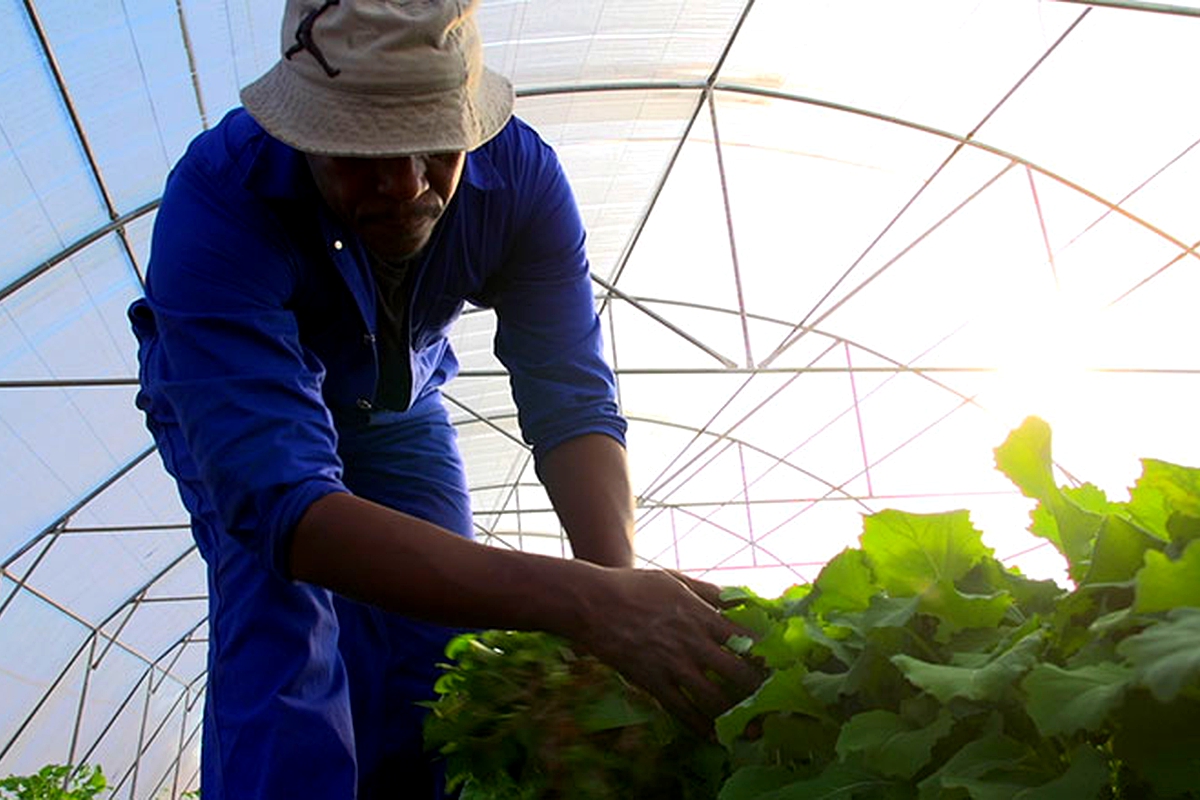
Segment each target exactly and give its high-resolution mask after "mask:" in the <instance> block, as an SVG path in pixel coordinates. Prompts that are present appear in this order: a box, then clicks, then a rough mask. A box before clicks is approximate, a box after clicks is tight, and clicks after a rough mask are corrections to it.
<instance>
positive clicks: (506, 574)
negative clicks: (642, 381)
mask: <svg viewBox="0 0 1200 800" xmlns="http://www.w3.org/2000/svg"><path fill="white" fill-rule="evenodd" d="M614 444H615V443H614ZM618 516H619V515H618ZM621 538H623V537H617V541H618V542H619V541H620V539H621ZM621 551H622V548H621V547H620V546H619V545H618V546H615V547H612V550H611V551H610V552H609V553H607V554H606V555H607V556H609V557H612V556H613V554H614V553H615V554H616V557H620V553H621ZM288 563H289V566H290V568H291V574H292V577H293V578H295V579H296V580H301V581H306V582H309V583H313V584H316V585H318V586H323V587H325V588H327V589H331V590H333V591H335V592H338V593H339V594H342V595H345V596H347V597H351V598H354V599H356V600H360V601H362V602H366V603H370V604H372V605H375V606H378V607H380V608H382V609H384V610H387V611H392V612H395V613H399V614H404V615H406V616H412V617H417V618H420V619H424V620H426V621H429V622H436V623H441V624H444V625H451V626H461V627H472V628H500V629H516V630H544V631H547V632H550V633H555V634H558V635H560V636H564V637H567V638H569V639H571V640H573V641H574V642H576V643H577V644H579V645H580V646H581V647H582V648H583V649H584V650H585V651H587V652H591V653H592V654H594V655H596V656H597V657H598V658H600V659H601V660H603V661H605V662H606V663H608V664H610V665H611V666H613V667H615V668H617V669H618V670H620V671H621V672H622V673H624V674H625V676H626V677H627V678H629V679H630V680H631V681H633V682H634V683H636V684H638V685H640V686H642V687H643V688H645V689H646V690H647V691H649V692H650V693H651V694H653V695H654V696H655V697H657V698H658V699H659V701H660V702H662V703H663V705H664V706H665V707H667V708H668V709H669V710H670V711H671V712H672V713H674V714H677V715H678V716H680V718H682V719H685V720H687V721H688V722H689V723H691V724H692V725H694V726H695V727H696V728H697V729H698V730H706V729H707V728H708V725H709V720H711V719H712V718H714V717H715V716H717V715H718V714H720V713H721V712H723V711H725V710H726V709H728V708H729V706H731V705H732V704H733V703H735V702H737V701H738V700H740V699H741V698H742V697H745V695H747V694H749V692H751V691H753V689H754V687H755V686H757V685H758V682H759V681H760V680H761V676H760V675H759V674H758V673H757V670H755V669H754V668H753V667H752V666H750V665H749V664H748V663H747V662H745V661H743V660H742V659H740V658H738V657H737V656H735V655H734V654H733V653H731V652H729V651H728V650H727V649H725V648H724V647H723V646H722V645H723V644H724V643H725V642H726V641H728V640H729V637H730V636H732V635H735V634H740V635H745V634H746V633H747V631H745V630H743V629H742V628H740V627H739V626H737V625H735V624H734V623H732V622H731V621H729V620H727V619H725V618H724V617H722V616H721V615H720V614H718V613H717V612H716V611H715V610H714V609H713V607H712V601H711V600H706V599H705V598H707V597H709V595H710V594H711V595H714V596H715V593H716V591H717V589H716V587H715V586H712V587H699V588H701V589H703V591H700V592H697V591H696V589H697V586H696V585H695V584H694V583H693V584H692V585H687V586H685V584H684V582H683V581H681V580H677V579H676V578H675V577H672V576H671V575H668V574H667V573H665V572H662V571H658V570H637V569H611V568H607V567H602V566H597V565H595V564H589V563H587V562H586V561H584V560H581V559H562V558H553V557H549V556H540V555H536V554H533V553H523V552H518V551H515V550H501V549H498V548H494V547H486V546H484V545H481V544H477V543H475V542H471V541H468V540H466V539H463V538H462V537H459V536H456V535H455V534H453V533H450V532H449V531H446V530H443V529H441V528H438V527H437V526H435V525H432V524H430V523H428V522H424V521H422V520H420V519H417V518H416V517H412V516H409V515H407V514H401V513H399V512H396V511H392V510H391V509H388V508H384V507H383V506H380V505H377V504H375V503H372V502H370V501H368V500H365V499H363V498H360V497H355V496H354V495H351V494H343V493H335V494H329V495H326V496H324V497H322V498H321V499H319V500H317V501H316V502H314V503H313V504H312V505H311V506H309V508H308V510H307V511H306V512H305V513H304V515H303V517H302V518H301V520H300V522H299V524H298V525H297V526H296V529H295V530H294V531H293V536H292V541H291V549H290V551H289V560H288ZM713 676H716V677H715V678H714V677H713Z"/></svg>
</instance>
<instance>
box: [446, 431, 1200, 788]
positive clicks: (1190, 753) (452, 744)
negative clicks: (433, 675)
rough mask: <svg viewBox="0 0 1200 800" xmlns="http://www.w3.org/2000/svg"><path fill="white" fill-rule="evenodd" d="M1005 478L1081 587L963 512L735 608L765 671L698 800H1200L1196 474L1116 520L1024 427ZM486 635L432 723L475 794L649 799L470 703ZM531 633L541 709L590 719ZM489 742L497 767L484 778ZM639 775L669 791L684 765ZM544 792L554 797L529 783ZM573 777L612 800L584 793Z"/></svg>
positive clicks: (1145, 479)
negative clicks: (1056, 577) (714, 780)
mask: <svg viewBox="0 0 1200 800" xmlns="http://www.w3.org/2000/svg"><path fill="white" fill-rule="evenodd" d="M996 463H997V466H998V468H999V469H1000V470H1001V471H1002V472H1004V473H1005V474H1006V475H1007V476H1008V477H1009V478H1010V479H1011V480H1012V481H1013V482H1014V483H1015V484H1016V485H1017V486H1018V487H1019V488H1020V489H1021V491H1022V492H1023V493H1024V494H1026V495H1027V496H1029V497H1031V498H1034V499H1036V500H1037V501H1038V502H1037V506H1036V508H1035V509H1034V511H1033V512H1032V515H1031V518H1032V524H1031V526H1030V530H1031V531H1032V532H1033V533H1034V534H1036V535H1038V536H1041V537H1043V538H1045V539H1046V540H1048V541H1049V542H1051V543H1052V544H1053V545H1054V547H1056V548H1057V549H1058V551H1059V552H1060V553H1062V555H1063V556H1064V558H1065V560H1066V562H1067V566H1068V573H1069V575H1070V577H1071V579H1072V581H1073V582H1074V584H1075V585H1074V588H1072V589H1065V588H1063V587H1060V586H1059V585H1057V584H1055V583H1054V582H1051V581H1037V580H1030V579H1029V578H1026V577H1024V576H1023V575H1021V574H1020V572H1019V571H1017V570H1015V569H1010V568H1007V567H1005V566H1004V565H1003V564H1001V563H1000V562H999V561H997V560H996V558H995V557H994V554H993V552H992V551H991V549H989V548H988V547H987V546H985V544H984V543H983V539H982V536H981V534H980V532H979V531H978V530H976V529H975V527H974V526H973V525H972V523H971V520H970V517H969V514H968V513H967V512H965V511H951V512H946V513H941V514H909V513H903V512H899V511H883V512H880V513H878V514H874V515H871V516H869V517H866V518H865V520H864V524H863V531H862V535H861V537H860V539H859V547H858V548H855V549H847V550H845V551H843V552H842V553H840V554H839V555H838V556H836V557H835V558H834V559H833V560H832V561H830V562H829V564H828V565H827V566H826V567H825V568H824V570H822V572H821V573H820V575H819V576H818V577H817V579H816V580H815V581H814V582H813V583H812V584H811V585H807V586H797V587H794V588H793V589H791V590H789V591H788V592H785V593H784V594H783V595H782V596H780V597H778V598H773V599H767V598H762V597H759V596H757V595H755V594H754V593H753V592H750V591H748V590H745V589H732V590H728V591H727V592H726V599H728V600H730V601H735V602H736V603H737V606H736V607H735V608H733V609H731V610H729V611H727V612H726V613H727V614H728V615H729V616H730V617H732V618H733V619H735V620H736V621H738V622H740V623H741V624H742V625H744V626H745V627H747V628H748V629H750V630H751V631H753V632H754V634H755V636H754V639H753V641H752V642H748V643H742V644H744V645H747V646H748V652H749V654H750V656H751V657H755V658H758V659H760V660H761V661H762V662H763V663H764V664H765V665H766V666H767V667H768V669H769V674H768V677H767V679H766V680H765V681H764V683H763V684H762V686H761V687H760V688H759V689H758V691H757V692H756V693H755V694H753V695H752V696H751V697H749V698H747V699H746V700H745V701H743V702H742V703H740V704H739V705H738V706H735V707H734V708H732V709H731V710H729V711H728V712H727V713H726V714H724V715H723V716H721V717H720V718H719V719H718V720H717V721H716V732H717V737H718V740H719V742H720V745H721V746H722V748H723V753H722V755H723V756H724V760H723V761H717V759H715V758H714V759H712V762H711V763H716V764H718V766H719V768H721V769H723V770H725V772H723V773H722V775H721V779H722V780H721V781H720V788H719V790H718V791H716V792H713V793H710V794H709V795H707V796H708V797H714V796H715V797H719V800H808V798H835V797H836V798H842V799H844V800H850V799H852V798H903V799H905V800H909V799H912V800H934V799H938V800H941V799H943V798H945V799H946V800H958V799H959V798H966V799H968V800H1002V799H1003V800H1009V799H1010V798H1011V799H1012V800H1057V799H1058V798H1071V799H1072V800H1075V799H1076V798H1079V799H1080V800H1084V799H1086V798H1105V799H1109V800H1112V799H1116V798H1125V799H1128V800H1154V799H1156V798H1197V797H1200V755H1198V754H1200V724H1198V723H1200V543H1198V540H1200V470H1196V469H1191V468H1186V467H1181V466H1177V465H1173V464H1168V463H1165V462H1161V461H1154V460H1149V459H1147V460H1144V461H1143V474H1142V476H1141V478H1140V479H1139V480H1138V481H1137V483H1136V484H1135V486H1134V487H1133V488H1132V489H1131V492H1130V498H1129V500H1128V501H1127V502H1112V501H1109V500H1108V499H1107V498H1106V497H1105V495H1104V493H1103V492H1102V491H1100V490H1099V489H1098V488H1097V487H1095V486H1092V485H1090V484H1083V485H1080V486H1070V487H1064V486H1058V485H1056V482H1055V480H1054V473H1053V464H1052V461H1051V453H1050V430H1049V428H1048V426H1046V424H1045V423H1044V422H1042V421H1041V420H1038V419H1035V418H1031V419H1029V420H1026V422H1025V423H1024V424H1022V426H1021V427H1020V428H1018V429H1017V430H1015V431H1013V432H1012V434H1011V435H1010V436H1009V437H1008V439H1007V440H1006V441H1005V442H1004V443H1003V444H1002V445H1001V446H1000V447H999V448H997V449H996ZM491 636H503V635H501V634H485V638H484V639H483V640H482V641H476V642H471V641H470V640H466V641H463V642H460V643H458V644H457V651H456V652H453V653H452V654H451V655H452V656H453V657H455V658H458V659H459V662H460V667H461V665H462V664H463V663H464V662H463V661H462V657H463V656H464V655H465V654H467V653H472V654H473V653H475V651H476V650H489V651H490V653H491V655H490V656H488V657H487V658H485V659H481V660H475V661H469V663H468V666H467V667H466V668H460V669H458V670H457V671H452V672H451V673H449V674H448V675H447V677H446V678H445V679H444V681H443V683H442V684H441V685H440V686H439V691H442V692H443V693H444V695H443V697H442V699H441V700H440V701H439V702H438V703H437V704H435V705H434V714H433V717H432V719H433V720H434V722H433V725H434V729H435V730H436V731H437V734H438V735H437V736H435V737H434V742H436V743H438V744H437V745H436V746H440V747H441V749H442V752H444V753H446V754H447V755H448V756H449V759H450V761H449V768H450V771H451V774H452V775H455V776H456V778H455V779H456V780H460V781H467V783H468V786H469V787H474V788H473V791H474V792H475V793H474V794H471V795H469V796H470V797H475V798H522V800H524V799H525V798H529V799H530V800H532V798H545V797H557V796H564V795H566V794H570V796H572V797H601V796H603V797H637V796H643V795H636V794H630V793H628V792H626V791H623V790H620V789H612V787H614V786H620V784H619V783H617V782H616V781H612V780H609V781H607V782H605V781H600V780H599V779H597V778H595V777H593V770H592V769H591V767H590V766H588V765H598V764H600V763H601V761H602V759H601V755H609V754H610V753H611V750H610V751H607V752H605V753H597V752H593V750H592V749H589V748H591V747H592V745H591V744H589V743H588V741H587V740H586V737H585V738H578V737H575V736H574V735H573V734H572V735H570V736H568V735H567V733H568V729H567V728H564V727H562V726H559V727H558V728H557V729H556V730H558V732H559V734H561V735H562V738H563V740H562V741H561V742H559V743H557V745H556V748H554V749H551V750H546V749H545V748H544V746H542V745H541V744H540V742H541V741H542V740H541V739H539V738H538V737H542V736H544V735H545V734H544V733H541V732H539V731H541V730H542V729H541V727H540V726H541V723H540V722H539V721H538V720H537V719H536V717H534V716H533V715H531V714H529V713H528V712H526V713H525V715H524V718H523V719H522V720H521V724H522V725H528V726H529V727H525V728H522V729H520V730H518V729H517V728H514V727H509V724H510V723H509V722H508V721H507V718H506V715H509V716H512V715H513V714H514V709H515V708H516V707H514V706H512V705H506V704H504V703H499V704H498V703H497V702H496V700H497V699H498V698H501V697H502V693H501V692H500V691H499V690H498V689H496V688H495V687H490V688H487V689H485V690H483V691H478V690H479V688H480V687H481V686H485V685H486V684H487V681H488V680H491V679H490V678H489V677H487V676H488V675H490V674H491V673H492V671H493V670H495V669H499V670H501V671H503V670H504V669H507V667H503V666H502V665H504V664H505V663H506V662H507V661H508V660H509V653H508V651H506V650H505V649H504V648H503V647H501V646H498V645H499V640H497V639H491V640H490V641H489V640H488V639H487V637H491ZM523 636H526V637H530V638H528V639H526V640H525V641H526V642H528V649H527V650H526V651H525V652H526V655H525V656H523V657H524V658H526V659H528V660H531V661H534V662H537V663H538V664H540V665H541V666H538V667H537V669H549V670H550V671H551V672H556V674H558V675H559V677H558V678H557V679H555V680H552V681H548V682H544V683H543V685H542V688H544V690H545V692H546V694H545V695H539V699H538V700H537V703H536V704H535V705H537V706H541V707H545V706H546V705H547V704H550V705H553V704H561V705H559V706H558V707H559V709H560V710H559V711H557V712H555V713H556V714H560V715H563V716H564V717H565V718H571V717H572V715H578V714H583V713H584V712H583V709H584V708H586V707H588V703H589V702H592V701H591V700H585V699H584V696H582V695H579V694H578V693H577V692H578V691H579V690H578V688H577V687H574V686H573V685H572V683H573V681H574V680H575V678H574V675H573V673H572V672H571V671H570V670H569V669H566V670H565V671H564V670H563V667H562V666H561V664H562V663H573V662H571V661H570V659H565V660H563V656H562V655H561V653H560V654H557V655H556V652H555V651H554V650H553V649H552V648H553V647H559V646H560V645H558V644H553V645H552V644H550V643H549V641H548V640H544V639H540V638H538V637H537V636H534V635H529V634H525V635H523ZM539 648H540V649H539ZM489 659H490V660H489ZM556 659H557V661H556ZM551 662H553V663H554V664H555V665H554V666H548V664H550V663H551ZM526 668H528V667H526ZM590 669H591V670H592V672H591V673H590V677H589V678H588V681H589V682H591V683H593V684H603V685H605V686H609V687H611V691H612V693H613V694H612V696H613V697H617V696H620V697H623V698H628V697H632V696H635V695H633V694H631V693H632V690H631V689H630V688H629V687H627V686H625V685H624V683H623V682H620V681H619V678H616V677H615V676H613V675H611V674H606V673H605V672H604V668H603V667H601V666H599V665H593V666H592V667H590ZM464 675H468V677H464ZM471 676H473V677H471ZM611 681H617V682H616V683H612V682H611ZM619 693H623V694H619ZM547 698H548V699H547ZM521 702H522V703H526V702H529V701H528V700H522V701H521ZM610 702H616V701H610ZM629 702H632V701H629ZM639 702H640V703H641V704H642V705H640V706H638V707H639V708H642V709H647V708H650V707H652V704H651V705H650V706H647V705H646V703H647V702H648V701H646V700H645V699H644V698H642V699H640V700H639ZM518 706H519V704H518ZM531 707H534V706H531ZM644 713H646V714H650V713H651V712H650V711H648V710H647V711H645V712H644ZM517 716H520V714H519V713H518V714H517ZM464 719H469V720H470V724H469V725H465V724H463V720H464ZM654 719H658V718H654ZM625 722H626V724H627V726H629V727H636V726H639V725H640V726H649V727H648V728H647V730H649V729H655V730H660V729H661V727H659V728H654V726H661V725H662V724H663V723H662V722H661V721H656V722H654V723H653V724H651V723H650V722H649V720H646V721H638V720H635V719H634V718H632V717H631V718H629V719H627V720H626V721H625ZM482 732H489V733H488V735H492V736H494V737H495V738H494V739H493V740H491V744H490V746H491V747H492V748H494V749H493V750H492V751H491V752H492V753H493V754H496V753H500V752H503V753H504V755H503V756H500V755H493V756H491V758H493V759H495V760H494V761H492V762H490V764H491V766H489V767H488V768H484V767H483V766H481V764H486V763H488V762H486V761H480V758H481V756H480V755H479V754H478V748H477V745H480V744H483V743H484V742H485V741H487V736H486V735H484V734H483V733H482ZM464 737H465V738H464ZM472 737H475V738H472ZM676 741H678V740H676ZM531 742H539V744H535V745H534V746H530V743H531ZM655 742H656V739H655V737H654V736H653V735H650V736H646V737H644V738H643V739H642V745H643V746H652V745H654V744H655ZM464 743H465V744H464ZM566 753H570V756H569V757H568V756H567V755H565V754H566ZM484 757H485V758H486V756H484ZM639 758H641V759H642V761H641V764H642V765H643V766H642V767H641V768H646V769H658V770H664V771H667V772H671V771H673V770H676V769H677V767H676V764H677V763H679V764H686V762H676V761H675V760H674V759H673V758H670V757H666V758H658V757H655V756H645V755H642V756H639ZM497 764H501V766H499V768H498V769H497V768H496V766H497ZM581 765H582V766H581ZM597 769H599V768H597ZM547 773H550V774H554V776H555V777H554V780H553V781H551V782H549V783H548V782H546V781H544V780H542V779H541V778H540V777H538V776H540V775H543V774H547ZM498 774H499V775H503V776H504V777H502V778H501V779H496V777H495V776H496V775H498ZM531 776H532V777H531ZM572 780H576V781H584V782H587V783H589V784H594V785H597V786H603V787H608V789H610V790H611V792H610V793H609V794H596V793H593V794H584V793H581V792H580V791H578V785H577V784H574V783H571V781H572ZM548 786H551V787H553V790H552V791H549V792H548V791H546V787H548ZM568 788H569V790H568ZM505 792H508V793H505ZM464 796H468V795H464ZM645 796H651V795H645ZM662 796H666V795H662ZM694 796H697V797H700V796H705V795H703V794H695V795H694Z"/></svg>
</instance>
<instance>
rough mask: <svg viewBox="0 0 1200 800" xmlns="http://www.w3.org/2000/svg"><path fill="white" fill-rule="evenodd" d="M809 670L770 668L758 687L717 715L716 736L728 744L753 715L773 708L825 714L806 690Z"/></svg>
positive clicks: (822, 715)
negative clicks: (771, 669)
mask: <svg viewBox="0 0 1200 800" xmlns="http://www.w3.org/2000/svg"><path fill="white" fill-rule="evenodd" d="M807 673H808V670H807V669H805V668H804V666H803V665H797V666H794V667H790V668H788V669H782V670H776V671H775V672H772V673H771V674H770V675H769V676H768V677H767V679H766V680H765V681H763V683H762V685H761V686H759V687H758V691H756V692H755V693H754V694H752V695H750V696H749V697H747V698H746V699H745V700H743V701H742V702H740V703H738V704H737V705H736V706H734V707H733V708H731V709H729V710H728V711H726V712H725V713H724V714H722V715H721V716H719V717H717V720H716V730H717V739H718V741H720V742H721V744H723V745H725V746H726V747H729V746H730V745H731V744H732V743H733V741H734V740H735V739H736V738H737V737H738V736H740V735H741V734H742V732H743V731H744V730H746V726H747V725H748V724H749V723H750V721H751V720H752V719H754V718H755V717H757V716H759V715H761V714H767V713H770V712H772V711H790V712H795V713H800V714H808V715H809V716H812V717H816V718H818V719H826V718H828V715H827V714H826V712H825V709H824V708H823V707H822V705H821V704H820V703H819V702H817V700H815V699H814V698H813V697H812V695H810V694H809V693H808V689H806V688H805V686H804V676H805V675H806V674H807Z"/></svg>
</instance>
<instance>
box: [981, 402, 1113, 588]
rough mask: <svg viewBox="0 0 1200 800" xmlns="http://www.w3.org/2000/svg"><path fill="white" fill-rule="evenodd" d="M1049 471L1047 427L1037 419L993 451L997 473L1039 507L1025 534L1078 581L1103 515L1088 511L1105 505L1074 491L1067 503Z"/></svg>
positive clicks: (1091, 493) (1089, 493)
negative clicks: (1049, 549) (1041, 542)
mask: <svg viewBox="0 0 1200 800" xmlns="http://www.w3.org/2000/svg"><path fill="white" fill-rule="evenodd" d="M1053 465H1054V462H1053V461H1052V459H1051V456H1050V426H1049V425H1047V424H1046V423H1045V422H1044V421H1043V420H1040V419H1038V418H1037V417H1029V418H1028V419H1026V420H1025V421H1024V422H1023V423H1022V424H1021V426H1020V427H1019V428H1017V429H1016V430H1014V431H1013V432H1012V433H1010V434H1009V436H1008V438H1007V439H1005V441H1004V444H1002V445H1000V446H999V447H998V448H996V466H997V468H999V470H1000V471H1001V472H1003V473H1004V474H1005V475H1007V476H1008V477H1009V479H1010V480H1011V481H1012V482H1013V483H1015V484H1016V485H1017V487H1018V488H1019V489H1020V490H1021V492H1022V493H1023V494H1024V495H1025V496H1026V497H1031V498H1034V499H1035V500H1039V501H1041V505H1040V506H1039V507H1038V508H1036V509H1034V512H1033V524H1032V525H1031V526H1030V528H1029V530H1030V531H1031V532H1032V533H1034V534H1035V535H1037V536H1041V537H1043V538H1045V539H1048V540H1049V541H1050V543H1051V544H1053V545H1054V546H1055V547H1056V548H1058V551H1059V552H1060V553H1062V554H1063V556H1064V557H1065V558H1066V559H1067V564H1068V572H1069V574H1070V575H1071V577H1072V578H1074V579H1075V580H1082V579H1083V577H1084V576H1085V575H1086V574H1087V568H1088V564H1089V561H1090V559H1091V554H1092V542H1093V541H1094V540H1095V538H1096V534H1097V533H1098V532H1099V530H1100V526H1101V524H1102V522H1103V520H1104V514H1101V513H1097V512H1096V511H1094V510H1091V509H1095V508H1107V507H1108V503H1107V500H1104V499H1103V498H1102V495H1097V494H1096V492H1098V491H1099V490H1095V487H1090V488H1088V489H1084V490H1082V491H1076V492H1075V493H1074V496H1073V497H1071V496H1068V495H1066V494H1064V493H1063V492H1062V491H1061V490H1060V489H1059V488H1058V486H1057V485H1056V484H1055V482H1054V469H1053Z"/></svg>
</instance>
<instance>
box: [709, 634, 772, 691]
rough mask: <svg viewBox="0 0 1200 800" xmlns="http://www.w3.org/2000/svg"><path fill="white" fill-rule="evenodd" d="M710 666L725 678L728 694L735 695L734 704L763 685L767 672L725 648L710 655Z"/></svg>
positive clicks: (719, 675)
mask: <svg viewBox="0 0 1200 800" xmlns="http://www.w3.org/2000/svg"><path fill="white" fill-rule="evenodd" d="M708 665H709V668H710V669H711V670H712V671H713V672H714V673H715V674H716V675H717V676H718V677H719V678H720V679H721V680H723V681H724V682H725V683H726V685H727V686H728V687H729V688H728V694H730V695H733V696H734V699H733V702H731V703H729V705H733V704H734V703H737V702H739V701H741V700H742V698H744V697H747V696H748V695H751V694H753V693H754V692H755V690H757V689H758V687H759V686H761V685H762V682H763V680H764V679H765V678H766V674H765V673H764V672H763V671H762V670H760V669H759V668H758V667H756V666H755V665H754V664H753V663H752V662H750V661H749V660H747V659H745V658H743V657H742V656H739V655H737V654H735V653H731V652H730V651H728V650H726V649H724V648H718V649H716V650H715V652H714V653H713V654H712V655H711V656H710V657H709V662H708Z"/></svg>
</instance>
